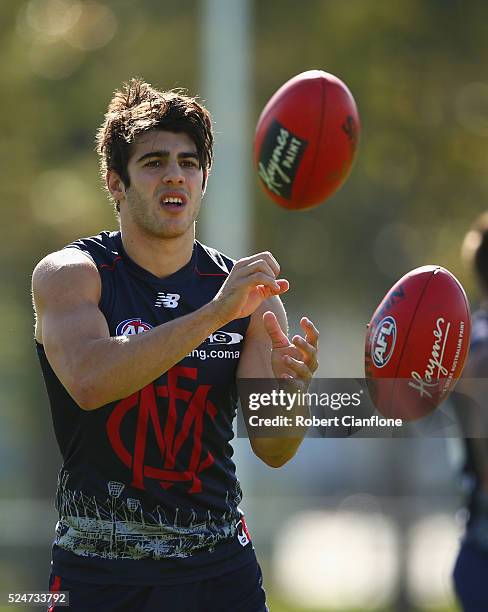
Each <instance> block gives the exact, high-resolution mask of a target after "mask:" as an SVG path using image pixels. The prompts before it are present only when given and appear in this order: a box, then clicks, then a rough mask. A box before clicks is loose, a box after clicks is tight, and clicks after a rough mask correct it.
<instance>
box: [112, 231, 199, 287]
mask: <svg viewBox="0 0 488 612" xmlns="http://www.w3.org/2000/svg"><path fill="white" fill-rule="evenodd" d="M121 236H122V244H123V245H124V250H125V252H126V253H127V255H128V256H129V257H130V258H131V259H132V261H135V262H136V264H137V265H139V266H141V268H144V269H145V270H147V271H148V272H151V274H154V276H157V277H159V278H165V277H166V276H170V275H171V274H174V273H175V272H177V271H178V270H179V269H180V268H182V267H183V266H184V265H186V264H187V263H188V262H189V261H190V259H191V256H192V252H193V243H194V240H195V230H194V228H191V231H190V230H189V231H188V232H186V234H184V235H182V236H178V237H177V238H158V237H157V236H148V235H144V236H141V235H134V233H133V232H124V230H123V228H121Z"/></svg>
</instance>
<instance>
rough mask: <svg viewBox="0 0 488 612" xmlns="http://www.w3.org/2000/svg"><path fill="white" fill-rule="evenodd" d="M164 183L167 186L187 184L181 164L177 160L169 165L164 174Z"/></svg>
mask: <svg viewBox="0 0 488 612" xmlns="http://www.w3.org/2000/svg"><path fill="white" fill-rule="evenodd" d="M163 182H164V183H165V184H166V185H173V184H178V185H180V184H181V183H184V182H185V175H184V174H183V171H182V169H181V166H180V164H179V163H178V162H177V161H176V160H173V161H169V162H168V163H167V165H166V168H165V171H164V174H163Z"/></svg>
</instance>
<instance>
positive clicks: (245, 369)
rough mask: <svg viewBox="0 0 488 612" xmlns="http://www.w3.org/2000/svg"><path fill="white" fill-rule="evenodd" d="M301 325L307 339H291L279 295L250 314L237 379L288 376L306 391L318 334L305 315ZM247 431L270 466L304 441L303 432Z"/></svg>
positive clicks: (293, 384) (278, 463) (295, 386)
mask: <svg viewBox="0 0 488 612" xmlns="http://www.w3.org/2000/svg"><path fill="white" fill-rule="evenodd" d="M301 325H302V327H303V329H304V331H305V338H302V337H301V336H298V335H296V336H294V337H293V338H292V342H290V341H289V339H288V337H287V335H286V333H287V332H288V322H287V318H286V313H285V309H284V308H283V304H282V303H281V300H280V299H279V297H277V296H276V297H272V298H270V299H268V300H266V302H264V303H263V304H262V305H261V306H260V307H259V308H258V309H257V310H256V311H255V312H254V313H253V315H252V316H251V322H250V324H249V328H248V330H247V333H246V340H245V343H244V347H243V350H242V353H241V357H240V360H239V366H238V370H237V376H238V378H243V379H245V378H261V379H273V378H277V379H280V378H281V379H286V381H287V383H288V384H289V385H290V386H291V387H292V389H294V390H295V391H296V390H300V391H302V392H305V391H306V390H307V388H308V385H309V384H310V380H311V378H312V376H313V373H314V372H315V370H316V369H317V367H318V362H317V345H318V336H319V333H318V331H317V329H316V328H315V326H314V325H313V323H312V322H311V321H309V320H308V319H306V318H303V319H302V320H301ZM291 414H293V413H290V415H291ZM246 425H247V420H246ZM248 433H249V440H250V443H251V447H252V449H253V451H254V454H255V455H256V456H257V457H259V458H260V459H261V460H262V461H264V462H265V463H266V464H267V465H269V466H270V467H281V466H282V465H284V464H285V463H286V462H287V461H289V460H290V459H291V458H292V457H293V456H294V455H295V453H296V451H297V449H298V447H299V446H300V444H301V442H302V440H303V435H300V436H298V437H276V438H265V437H253V436H252V432H251V431H249V429H248Z"/></svg>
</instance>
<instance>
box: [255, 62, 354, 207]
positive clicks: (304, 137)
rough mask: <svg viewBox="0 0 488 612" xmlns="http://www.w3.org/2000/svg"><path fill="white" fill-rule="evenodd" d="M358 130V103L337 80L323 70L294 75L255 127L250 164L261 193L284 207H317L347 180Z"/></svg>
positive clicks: (268, 105)
mask: <svg viewBox="0 0 488 612" xmlns="http://www.w3.org/2000/svg"><path fill="white" fill-rule="evenodd" d="M359 131H360V125H359V116H358V111H357V108H356V103H355V102H354V98H353V97H352V95H351V92H350V91H349V89H348V88H347V87H346V85H344V83H343V82H342V81H341V80H340V79H338V78H337V77H335V76H333V75H332V74H328V73H327V72H323V71H322V70H308V71H307V72H302V73H301V74H298V75H297V76H295V77H293V78H292V79H290V80H289V81H287V82H286V83H285V84H284V85H282V86H281V87H280V89H278V91H277V92H276V93H275V94H274V95H273V97H272V98H271V99H270V101H269V102H268V103H267V104H266V106H265V107H264V110H263V112H262V113H261V116H260V117H259V120H258V124H257V127H256V135H255V139H254V161H255V164H256V168H257V171H258V174H259V178H260V179H261V180H260V182H261V184H262V186H263V188H264V190H265V192H266V193H267V194H268V195H269V196H270V197H271V198H272V199H273V200H274V201H275V202H277V203H278V204H279V205H280V206H283V207H284V208H289V209H295V210H297V209H304V208H310V207H312V206H316V205H317V204H320V203H321V202H323V201H324V200H325V199H326V198H328V197H329V196H330V195H332V194H333V193H334V192H335V191H336V190H337V189H339V187H340V186H341V185H342V183H343V182H344V181H345V180H346V177H347V176H348V174H349V172H350V170H351V166H352V163H353V161H354V157H355V155H356V150H357V146H358V140H359Z"/></svg>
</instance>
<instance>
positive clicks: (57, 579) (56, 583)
mask: <svg viewBox="0 0 488 612" xmlns="http://www.w3.org/2000/svg"><path fill="white" fill-rule="evenodd" d="M60 590H61V576H54V580H53V583H52V585H51V588H50V589H49V591H50V592H51V593H59V591H60ZM55 607H56V602H55V601H54V602H53V603H52V604H51V605H50V606H49V608H48V610H47V612H54V608H55Z"/></svg>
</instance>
